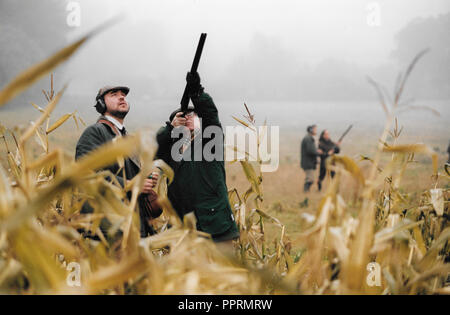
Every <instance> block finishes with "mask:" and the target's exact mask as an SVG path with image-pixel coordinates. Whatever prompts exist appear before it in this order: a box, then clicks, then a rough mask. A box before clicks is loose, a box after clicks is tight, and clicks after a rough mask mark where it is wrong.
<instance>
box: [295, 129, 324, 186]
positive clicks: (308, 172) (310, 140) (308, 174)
mask: <svg viewBox="0 0 450 315" xmlns="http://www.w3.org/2000/svg"><path fill="white" fill-rule="evenodd" d="M306 131H307V132H308V133H307V134H306V136H305V137H304V138H303V140H302V144H301V148H300V150H301V152H300V155H301V161H300V166H301V168H302V169H303V170H304V171H305V184H304V186H303V191H304V192H308V191H309V189H310V188H311V186H312V184H313V183H314V171H315V169H316V165H317V157H318V156H319V155H321V154H322V153H323V152H322V150H320V149H317V148H316V144H315V140H314V136H315V135H317V126H316V125H312V126H308V128H307V129H306Z"/></svg>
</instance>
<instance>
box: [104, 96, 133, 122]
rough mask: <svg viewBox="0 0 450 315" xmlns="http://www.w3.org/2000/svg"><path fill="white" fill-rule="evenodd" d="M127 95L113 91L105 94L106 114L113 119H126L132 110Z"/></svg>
mask: <svg viewBox="0 0 450 315" xmlns="http://www.w3.org/2000/svg"><path fill="white" fill-rule="evenodd" d="M125 96H126V94H125V93H124V92H123V91H122V90H112V91H109V92H108V93H106V94H105V96H104V99H105V104H106V113H109V114H110V115H111V116H113V117H117V118H120V119H124V118H125V116H126V115H127V114H128V111H129V110H130V106H129V104H128V102H127V100H126V99H125Z"/></svg>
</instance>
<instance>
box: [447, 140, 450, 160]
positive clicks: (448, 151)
mask: <svg viewBox="0 0 450 315" xmlns="http://www.w3.org/2000/svg"><path fill="white" fill-rule="evenodd" d="M447 153H448V159H447V163H448V164H450V142H449V143H448V147H447Z"/></svg>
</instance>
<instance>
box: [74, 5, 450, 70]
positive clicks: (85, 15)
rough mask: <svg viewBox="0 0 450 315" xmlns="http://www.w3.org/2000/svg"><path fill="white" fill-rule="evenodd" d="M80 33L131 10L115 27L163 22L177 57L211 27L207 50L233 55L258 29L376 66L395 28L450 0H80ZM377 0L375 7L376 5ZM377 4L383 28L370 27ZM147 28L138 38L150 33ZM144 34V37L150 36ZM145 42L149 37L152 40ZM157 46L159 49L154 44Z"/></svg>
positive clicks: (294, 47)
mask: <svg viewBox="0 0 450 315" xmlns="http://www.w3.org/2000/svg"><path fill="white" fill-rule="evenodd" d="M78 2H79V3H80V5H81V13H82V15H81V18H82V19H81V21H82V23H81V27H80V28H79V29H78V30H77V32H76V33H77V34H81V33H82V32H85V31H87V30H89V28H92V27H93V26H94V25H96V24H98V23H99V22H101V21H102V20H105V19H106V18H108V17H110V16H115V15H116V14H120V13H125V16H126V20H125V21H124V22H121V23H120V25H118V26H117V29H119V28H120V29H121V30H123V31H124V32H126V29H127V28H128V27H129V26H132V25H138V26H141V27H142V28H155V27H156V28H157V29H159V30H161V32H164V35H165V36H166V38H165V39H164V42H165V44H166V45H167V48H168V49H169V51H170V52H171V54H170V55H171V56H170V57H173V58H176V56H177V55H179V54H178V52H179V50H180V49H182V48H184V47H189V48H190V47H191V46H193V42H195V41H196V40H197V38H198V36H199V34H200V33H201V32H207V33H208V35H209V38H208V49H209V50H210V51H211V52H212V53H218V52H221V53H222V54H223V56H225V61H227V59H228V58H226V56H234V55H235V54H236V52H239V51H240V50H245V49H246V48H247V46H248V44H249V42H250V41H251V39H252V37H253V36H254V35H255V34H263V35H265V36H272V37H274V38H276V40H277V41H279V42H280V44H282V45H283V47H285V48H286V49H287V50H289V51H290V52H292V53H293V54H295V55H297V56H298V57H299V58H302V59H304V60H307V61H308V62H311V63H315V62H318V61H320V60H323V59H326V58H335V59H341V60H347V61H352V62H355V63H358V64H373V63H378V62H382V61H384V60H385V59H386V58H387V57H388V55H389V53H390V50H391V48H393V45H394V41H393V39H394V34H395V33H396V32H397V31H398V30H400V29H401V28H402V27H403V26H405V25H406V24H407V23H408V22H410V21H411V20H413V19H414V18H417V17H429V16H434V15H438V14H443V13H447V12H450V3H449V1H448V0H378V1H367V0H340V1H335V0H309V1H301V0H276V1H275V0H226V1H224V0H150V1H149V0H131V1H120V0H107V1H105V0H96V1H92V0H89V1H87V0H81V1H78ZM374 4H375V7H373V5H374ZM377 8H379V12H380V14H379V21H380V25H379V26H370V25H368V19H370V15H371V14H376V12H375V11H374V10H378V9H377ZM151 33H152V30H150V29H147V30H144V29H142V30H141V31H140V32H139V33H138V34H129V35H130V36H133V35H134V36H136V37H137V36H138V35H142V34H151ZM144 40H145V39H144ZM147 40H149V41H151V38H148V39H147ZM154 48H156V47H154Z"/></svg>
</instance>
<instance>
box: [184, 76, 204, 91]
mask: <svg viewBox="0 0 450 315" xmlns="http://www.w3.org/2000/svg"><path fill="white" fill-rule="evenodd" d="M186 82H187V86H188V92H189V96H191V97H193V96H198V95H200V93H202V92H203V87H202V86H201V84H200V76H199V75H198V72H195V73H191V72H188V73H187V74H186Z"/></svg>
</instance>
